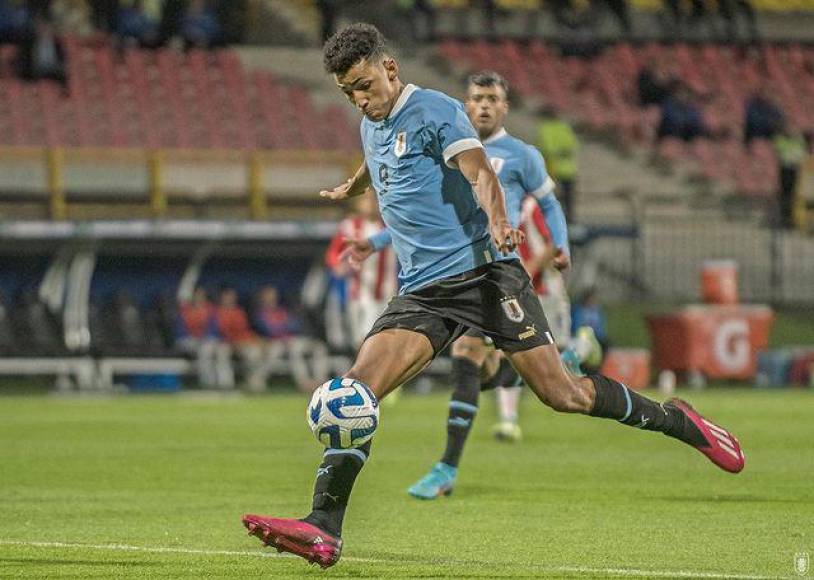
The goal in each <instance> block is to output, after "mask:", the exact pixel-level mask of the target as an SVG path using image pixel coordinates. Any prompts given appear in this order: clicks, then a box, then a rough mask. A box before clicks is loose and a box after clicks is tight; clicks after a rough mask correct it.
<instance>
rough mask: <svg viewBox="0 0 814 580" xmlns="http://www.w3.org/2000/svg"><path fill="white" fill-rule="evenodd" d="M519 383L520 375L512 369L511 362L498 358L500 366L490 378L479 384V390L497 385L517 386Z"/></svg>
mask: <svg viewBox="0 0 814 580" xmlns="http://www.w3.org/2000/svg"><path fill="white" fill-rule="evenodd" d="M519 385H520V376H519V375H518V374H517V371H516V370H514V367H513V366H512V363H510V362H509V359H506V358H502V359H500V366H499V367H498V368H497V372H495V374H494V376H492V378H490V379H488V380H486V381H484V382H482V383H481V384H480V390H481V391H490V390H492V389H495V388H497V387H517V386H519Z"/></svg>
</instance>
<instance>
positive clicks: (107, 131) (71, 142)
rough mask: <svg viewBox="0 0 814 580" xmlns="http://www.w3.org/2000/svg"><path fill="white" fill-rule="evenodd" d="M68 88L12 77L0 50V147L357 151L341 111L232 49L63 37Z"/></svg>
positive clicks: (9, 50) (9, 57)
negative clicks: (129, 45) (144, 46)
mask: <svg viewBox="0 0 814 580" xmlns="http://www.w3.org/2000/svg"><path fill="white" fill-rule="evenodd" d="M65 44H66V52H67V62H68V87H67V94H63V93H62V91H61V90H60V88H59V86H58V85H56V84H54V83H51V82H37V83H33V84H29V83H25V82H23V81H21V80H19V79H16V78H13V77H12V75H11V70H12V67H13V64H12V63H13V60H14V58H15V54H16V48H15V47H13V46H5V47H3V49H2V52H0V74H2V77H0V87H2V91H1V92H0V116H1V117H2V121H0V144H2V145H11V146H39V145H46V146H52V147H54V146H65V147H148V148H159V147H160V148H181V149H185V148H196V149H233V150H250V149H294V150H301V149H304V150H345V151H348V150H353V149H354V148H355V147H357V146H358V143H357V142H356V140H355V139H354V135H355V131H353V130H352V129H351V128H350V126H349V123H348V121H347V118H346V116H345V113H344V111H343V110H342V109H341V108H338V107H327V108H325V109H323V110H319V109H317V108H316V107H315V105H314V103H313V102H312V100H311V99H310V96H309V94H308V92H307V91H306V90H304V89H303V88H302V87H298V86H292V85H290V84H287V83H283V82H281V81H279V80H277V79H276V78H275V77H273V76H272V75H271V74H269V73H267V72H265V71H253V72H251V73H249V72H248V71H246V70H245V69H244V68H243V67H242V65H241V63H240V60H239V58H238V57H237V55H236V54H235V53H234V52H232V51H230V50H225V49H224V50H215V51H202V50H191V51H189V52H187V53H181V52H178V51H176V50H172V49H161V50H157V51H148V50H140V49H127V50H125V51H124V53H123V54H119V53H118V52H117V51H116V49H115V47H114V46H113V45H112V44H109V43H103V44H102V45H88V44H83V43H81V42H80V41H79V40H78V39H75V38H68V39H66V41H65Z"/></svg>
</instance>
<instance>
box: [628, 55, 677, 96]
mask: <svg viewBox="0 0 814 580" xmlns="http://www.w3.org/2000/svg"><path fill="white" fill-rule="evenodd" d="M675 83H676V81H675V78H674V77H673V76H672V75H671V74H670V72H669V71H668V68H667V67H666V66H664V64H663V63H661V62H659V61H658V60H657V59H655V58H652V59H650V60H649V62H647V63H646V64H645V65H644V66H643V67H642V68H641V70H640V71H639V76H638V77H637V78H636V88H637V90H638V93H639V104H640V105H641V106H642V107H646V106H648V105H661V104H663V103H664V101H665V100H666V99H667V97H669V96H670V94H671V93H672V91H673V87H674V86H675Z"/></svg>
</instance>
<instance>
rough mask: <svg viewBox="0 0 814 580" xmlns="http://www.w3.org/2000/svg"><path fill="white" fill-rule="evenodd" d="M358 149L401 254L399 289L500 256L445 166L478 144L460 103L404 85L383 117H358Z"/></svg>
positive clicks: (470, 199) (465, 191)
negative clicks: (374, 120)
mask: <svg viewBox="0 0 814 580" xmlns="http://www.w3.org/2000/svg"><path fill="white" fill-rule="evenodd" d="M361 133H362V146H363V148H364V152H365V162H366V163H367V168H368V171H369V172H370V176H371V180H372V184H373V188H374V189H375V190H376V195H377V196H378V199H379V210H380V212H381V215H382V219H383V220H384V223H385V224H386V225H387V229H388V231H389V233H390V236H391V237H392V243H393V248H394V250H395V251H396V255H397V256H398V259H399V265H400V272H399V282H400V286H401V288H400V293H401V294H405V293H408V292H412V291H415V290H417V289H419V288H421V287H423V286H426V285H427V284H430V283H431V282H434V281H436V280H440V279H442V278H447V277H449V276H455V275H457V274H461V273H463V272H466V271H469V270H472V269H474V268H477V267H479V266H482V265H484V264H488V263H489V262H493V261H495V260H504V259H513V258H517V255H516V254H514V253H510V254H508V255H507V256H503V255H502V254H501V253H500V252H499V251H498V250H497V248H495V246H494V244H493V243H492V240H491V236H490V233H489V220H488V217H487V216H486V213H485V212H484V211H483V210H482V209H481V208H480V206H479V204H478V201H477V198H476V196H475V193H474V191H473V190H472V186H471V185H470V184H469V182H468V181H467V180H466V178H465V177H464V176H463V174H462V173H461V172H460V171H458V170H457V169H455V168H453V167H450V166H449V165H448V164H449V163H450V162H451V160H452V158H454V157H455V156H456V155H458V154H459V153H461V152H462V151H466V150H468V149H474V148H480V147H482V146H483V145H482V144H481V142H480V141H479V140H478V135H477V133H476V132H475V129H474V128H473V127H472V123H470V121H469V118H468V117H467V116H466V113H465V111H464V109H463V106H462V105H461V103H460V102H458V101H456V100H454V99H452V98H450V97H448V96H447V95H445V94H443V93H439V92H437V91H432V90H427V89H421V88H418V87H416V86H414V85H407V86H406V87H405V88H404V90H403V91H402V93H401V95H400V96H399V98H398V100H397V101H396V104H395V106H394V107H393V110H392V111H391V112H390V115H389V116H388V118H387V119H385V120H383V121H380V122H373V121H370V120H369V119H367V118H364V119H363V120H362V127H361Z"/></svg>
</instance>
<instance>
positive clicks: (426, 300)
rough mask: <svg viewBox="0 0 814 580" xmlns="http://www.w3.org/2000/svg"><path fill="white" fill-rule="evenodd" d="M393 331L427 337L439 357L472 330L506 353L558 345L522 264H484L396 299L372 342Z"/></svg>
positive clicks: (380, 320)
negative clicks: (403, 330) (400, 330)
mask: <svg viewBox="0 0 814 580" xmlns="http://www.w3.org/2000/svg"><path fill="white" fill-rule="evenodd" d="M390 328H404V329H406V330H412V331H415V332H420V333H421V334H423V335H424V336H426V337H427V338H428V339H429V340H430V343H431V344H432V348H433V350H434V351H435V354H436V355H437V354H438V353H440V352H441V351H442V350H444V348H445V347H446V346H447V345H449V344H450V343H451V342H452V341H453V340H455V339H456V338H458V337H459V336H461V335H462V334H464V333H466V332H467V331H469V330H472V331H475V332H480V333H483V335H484V336H486V337H488V338H490V339H492V341H493V342H494V344H495V348H498V349H500V350H504V351H507V352H517V351H523V350H529V349H532V348H535V347H538V346H541V345H545V344H554V339H553V338H552V336H551V332H550V329H549V327H548V321H546V317H545V314H543V308H542V306H540V299H539V298H538V297H537V294H535V292H534V290H533V289H532V287H531V283H530V282H529V277H528V274H526V271H525V270H524V269H523V266H522V265H521V264H520V261H519V260H504V261H499V262H492V263H491V264H486V265H485V266H481V267H479V268H476V269H474V270H470V271H469V272H464V273H463V274H460V275H458V276H452V277H450V278H444V279H442V280H438V281H437V282H433V283H431V284H430V285H428V286H424V287H423V288H421V289H419V290H416V291H415V292H411V293H410V294H404V295H402V296H396V297H395V298H393V299H392V300H391V301H390V303H389V304H388V305H387V308H386V309H385V311H384V312H383V313H382V315H381V316H379V318H378V320H376V323H375V324H374V325H373V328H372V329H371V330H370V332H369V333H368V337H371V336H373V335H374V334H378V333H379V332H381V331H382V330H387V329H390Z"/></svg>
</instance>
